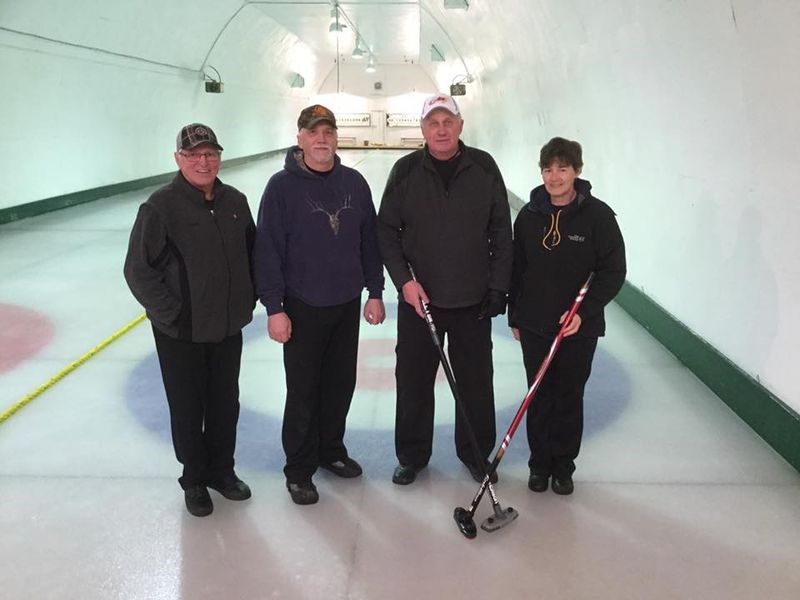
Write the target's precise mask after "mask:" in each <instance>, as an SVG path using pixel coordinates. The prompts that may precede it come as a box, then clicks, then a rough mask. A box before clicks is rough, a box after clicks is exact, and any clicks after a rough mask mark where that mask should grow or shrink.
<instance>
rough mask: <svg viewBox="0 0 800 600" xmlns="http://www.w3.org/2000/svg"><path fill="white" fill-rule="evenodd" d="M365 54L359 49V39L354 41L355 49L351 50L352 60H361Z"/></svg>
mask: <svg viewBox="0 0 800 600" xmlns="http://www.w3.org/2000/svg"><path fill="white" fill-rule="evenodd" d="M366 53H367V52H366V51H365V50H364V49H363V48H362V47H361V38H360V37H359V38H358V39H356V47H355V48H353V58H355V59H356V60H361V59H362V58H364V55H365V54H366Z"/></svg>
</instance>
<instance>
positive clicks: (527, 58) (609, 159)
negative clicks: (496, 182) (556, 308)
mask: <svg viewBox="0 0 800 600" xmlns="http://www.w3.org/2000/svg"><path fill="white" fill-rule="evenodd" d="M468 16H469V17H472V18H474V23H480V24H481V27H480V28H477V27H463V28H457V29H454V31H456V36H457V40H459V41H460V43H461V44H462V45H463V46H465V47H467V48H480V47H481V46H480V39H479V38H478V35H480V37H483V38H486V39H491V40H493V42H494V43H495V44H496V49H495V50H494V51H492V52H491V53H490V52H487V53H486V57H488V58H487V59H486V60H483V59H481V60H479V61H477V62H476V65H477V68H478V70H479V71H480V77H479V81H478V82H476V83H475V84H472V85H470V86H469V91H468V95H467V97H466V99H465V100H464V101H463V102H462V106H463V107H464V112H465V117H466V120H467V133H466V135H465V137H466V138H467V139H468V140H469V141H472V142H473V143H476V144H478V145H480V146H483V147H485V148H487V149H489V150H490V151H491V152H492V153H493V154H494V155H495V158H496V159H497V160H498V162H499V164H500V165H501V167H502V169H503V173H504V175H505V177H506V182H507V184H508V185H509V186H510V188H511V189H512V190H514V191H515V192H516V193H517V194H519V195H522V196H523V197H527V194H528V192H529V190H530V188H531V187H532V186H533V185H536V184H537V183H538V181H539V177H538V172H537V168H536V160H537V157H538V149H539V147H540V146H541V145H542V144H543V143H544V142H546V141H547V140H548V139H549V138H550V137H552V136H554V135H562V136H565V137H570V138H574V139H577V140H579V141H580V142H581V143H582V144H583V146H584V153H585V157H584V160H585V163H586V166H585V169H584V175H585V176H586V177H587V178H588V179H590V180H591V181H592V182H593V185H594V189H595V191H596V193H597V195H598V196H599V197H601V198H603V199H605V200H606V201H608V202H609V203H610V204H611V205H612V206H613V207H614V208H615V209H616V210H617V212H618V218H619V222H620V224H621V227H622V229H623V232H624V234H625V237H626V242H627V250H628V261H629V263H628V264H629V274H628V279H629V281H630V282H631V283H632V284H633V285H635V286H637V287H639V288H641V289H642V290H644V291H645V292H646V293H647V294H648V295H649V296H650V297H651V298H653V299H654V300H655V301H656V302H658V303H659V304H660V305H661V306H663V307H664V308H665V309H666V310H668V311H669V312H671V313H672V314H673V315H675V316H676V317H677V318H678V319H679V320H680V321H682V322H683V323H685V324H686V325H687V326H688V327H690V328H691V329H692V330H694V331H695V332H696V333H698V334H699V335H700V336H701V337H702V338H704V339H706V340H707V341H708V342H709V343H710V344H712V345H713V346H714V347H716V348H717V349H718V350H720V351H721V352H722V353H723V354H725V355H726V356H728V357H729V358H730V359H731V360H732V361H733V362H734V363H736V364H737V365H739V366H740V367H741V368H742V369H744V370H745V371H746V372H747V373H749V374H750V375H752V376H753V377H755V378H757V379H758V380H760V381H761V383H762V384H763V385H765V386H766V387H767V388H768V389H770V390H771V391H773V392H774V393H775V394H776V395H778V396H779V397H780V398H781V399H783V400H784V401H785V402H786V403H788V404H789V405H790V406H791V407H792V408H793V409H794V410H795V411H800V393H799V392H798V386H797V384H796V379H795V375H794V372H793V371H794V368H796V367H795V359H796V356H797V340H798V338H800V317H799V316H798V311H797V309H796V307H795V305H794V299H796V298H797V297H800V267H798V261H797V258H796V257H797V256H798V255H800V244H799V243H798V241H797V240H798V238H797V236H796V235H795V234H794V229H795V225H794V224H795V223H796V222H798V221H800V205H798V203H797V202H795V201H794V198H793V196H794V193H795V190H796V189H798V187H799V186H800V171H799V170H798V169H797V167H796V164H795V163H796V161H797V156H798V151H797V140H798V138H799V137H800V135H799V134H800V113H798V111H797V98H798V94H799V93H800V71H798V69H797V64H798V63H799V62H800V44H798V43H797V31H798V27H799V26H800V2H796V1H793V0H763V1H761V2H752V1H748V0H738V1H736V0H734V1H732V2H730V1H727V0H725V1H723V0H704V1H703V2H699V1H697V2H690V1H681V2H675V1H667V0H662V1H656V0H652V1H649V2H637V1H634V0H617V1H613V2H611V1H609V2H604V3H602V4H600V3H596V2H592V1H590V0H572V1H563V0H562V1H558V2H556V1H554V0H536V1H531V2H529V3H526V6H525V9H524V10H504V11H494V10H492V9H491V7H489V6H487V5H485V4H479V3H473V4H472V6H471V8H470V10H469V11H468V13H466V14H465V15H461V16H460V17H459V18H460V19H462V20H463V19H466V18H468ZM478 31H479V32H480V33H479V34H478V33H477V32H478ZM476 52H477V53H478V54H481V53H480V51H479V50H476Z"/></svg>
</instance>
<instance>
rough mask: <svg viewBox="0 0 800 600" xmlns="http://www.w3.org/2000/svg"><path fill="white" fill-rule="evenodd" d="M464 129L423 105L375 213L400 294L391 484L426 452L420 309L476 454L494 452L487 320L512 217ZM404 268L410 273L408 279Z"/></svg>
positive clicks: (429, 354)
mask: <svg viewBox="0 0 800 600" xmlns="http://www.w3.org/2000/svg"><path fill="white" fill-rule="evenodd" d="M463 127H464V121H463V119H462V118H461V113H460V111H459V109H458V105H457V104H456V102H455V100H453V98H451V97H450V96H446V95H443V94H437V95H434V96H431V97H429V98H427V99H426V100H425V103H424V104H423V107H422V115H421V128H422V135H423V137H424V138H425V147H424V148H422V149H420V150H416V151H415V152H412V153H411V154H409V155H407V156H404V157H403V158H401V159H400V160H398V161H397V163H395V165H394V167H393V168H392V171H391V173H390V174H389V179H388V181H387V183H386V189H385V190H384V194H383V199H382V201H381V207H380V211H379V214H378V239H379V242H380V248H381V254H382V255H383V261H384V264H385V265H386V269H387V271H388V272H389V275H390V276H391V278H392V281H393V282H394V284H395V286H397V289H398V290H399V292H400V302H399V303H398V308H397V368H396V370H395V374H396V379H397V410H396V417H395V451H396V453H397V458H398V461H399V465H398V466H397V468H396V469H395V471H394V475H393V476H392V481H393V482H394V483H396V484H398V485H407V484H410V483H412V482H413V481H414V480H415V478H416V476H417V473H418V472H419V471H420V470H421V469H423V468H424V467H425V466H426V465H427V464H428V461H429V459H430V456H431V452H432V442H433V416H434V391H433V390H434V382H435V379H436V372H437V370H438V367H439V354H438V352H437V350H436V348H435V346H434V345H433V344H432V343H431V339H430V333H429V330H428V327H427V324H426V322H425V319H424V313H423V312H422V309H421V307H420V300H422V301H424V302H426V303H428V304H429V305H430V310H431V313H432V316H433V319H434V321H435V323H436V327H437V330H438V333H439V336H440V337H441V338H444V337H446V338H447V348H448V354H449V357H450V360H451V363H452V367H453V372H454V374H455V379H456V382H457V384H458V391H459V396H460V399H461V402H462V403H463V405H464V409H465V411H466V414H467V416H468V418H469V421H470V424H471V426H472V428H473V429H474V431H475V437H476V438H477V443H478V452H479V454H480V455H481V456H482V457H484V459H486V458H488V456H489V454H490V453H491V452H492V449H493V448H494V444H495V437H496V432H495V413H494V392H493V387H492V376H493V366H492V340H491V331H492V326H491V318H492V317H494V316H497V315H499V314H502V313H504V312H505V306H506V294H507V292H508V289H509V285H510V280H511V259H512V245H511V215H510V211H509V207H508V197H507V194H506V188H505V184H504V183H503V177H502V175H501V174H500V170H499V169H498V168H497V165H496V164H495V161H494V159H493V158H492V157H491V156H490V155H489V154H488V153H486V152H484V151H482V150H478V149H477V148H471V147H469V146H466V145H465V144H464V143H463V142H462V141H461V140H460V139H459V138H460V135H461V131H462V129H463ZM409 265H410V266H411V267H413V269H414V272H415V275H416V280H415V279H414V278H413V277H412V274H411V270H410V269H409ZM460 412H461V411H458V412H457V415H458V416H457V417H456V424H455V445H456V454H457V456H458V458H459V459H460V460H461V461H462V462H463V463H464V464H465V466H466V467H467V468H468V469H469V472H470V474H471V475H472V477H473V478H475V479H476V480H477V481H482V480H483V476H484V470H483V467H482V466H481V465H476V464H475V460H474V458H473V457H474V454H473V452H472V449H471V448H470V445H469V436H468V434H467V429H466V425H465V423H463V422H462V421H461V417H460Z"/></svg>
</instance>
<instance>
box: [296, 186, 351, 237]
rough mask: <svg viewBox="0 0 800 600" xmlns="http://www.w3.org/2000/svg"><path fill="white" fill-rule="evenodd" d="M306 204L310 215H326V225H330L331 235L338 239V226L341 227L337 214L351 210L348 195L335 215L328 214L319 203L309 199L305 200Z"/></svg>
mask: <svg viewBox="0 0 800 600" xmlns="http://www.w3.org/2000/svg"><path fill="white" fill-rule="evenodd" d="M306 202H307V203H308V205H309V206H310V207H311V212H312V213H315V212H324V213H325V214H326V215H328V225H330V227H331V231H333V235H334V236H337V237H338V235H339V225H341V222H340V221H339V213H340V212H342V211H343V210H347V209H348V208H349V209H351V210H352V208H353V206H352V204H350V195H349V194H348V196H347V197H346V198H345V199H344V202H342V205H341V206H340V207H339V208H338V209H337V210H336V212H335V213H329V212H328V211H327V210H325V208H324V207H323V206H322V203H321V202H315V201H314V200H312V199H311V198H308V199H306Z"/></svg>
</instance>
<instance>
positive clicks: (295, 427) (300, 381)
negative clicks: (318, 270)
mask: <svg viewBox="0 0 800 600" xmlns="http://www.w3.org/2000/svg"><path fill="white" fill-rule="evenodd" d="M360 306H361V299H360V298H355V299H354V300H351V301H350V302H347V303H345V304H340V305H337V306H325V307H315V306H310V305H308V304H306V303H305V302H303V301H301V300H298V299H297V298H286V300H285V302H284V308H285V310H286V314H287V315H288V317H289V318H290V319H291V321H292V337H291V339H290V340H289V341H288V342H287V343H286V344H284V346H283V366H284V369H285V371H286V407H285V409H284V412H283V433H282V438H283V449H284V452H285V453H286V466H285V467H284V469H283V472H284V474H285V475H286V481H287V482H289V483H299V482H303V481H308V480H309V479H310V478H311V476H312V475H313V474H314V472H315V471H316V470H317V466H319V464H321V463H330V462H334V461H337V460H343V459H345V458H347V449H346V448H345V446H344V432H345V423H346V421H347V413H348V411H349V410H350V402H351V400H352V399H353V392H354V391H355V388H356V361H357V358H358V329H359V312H360Z"/></svg>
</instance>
